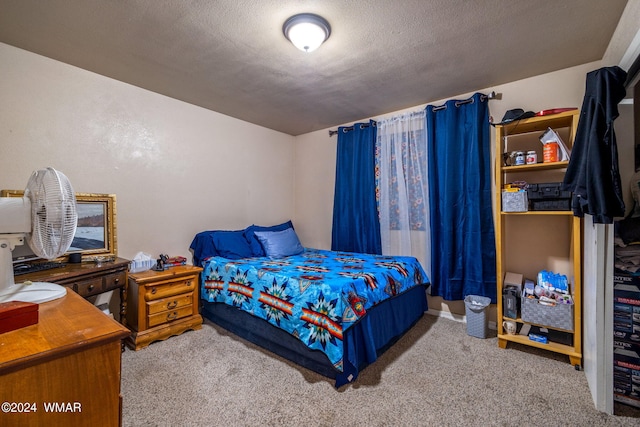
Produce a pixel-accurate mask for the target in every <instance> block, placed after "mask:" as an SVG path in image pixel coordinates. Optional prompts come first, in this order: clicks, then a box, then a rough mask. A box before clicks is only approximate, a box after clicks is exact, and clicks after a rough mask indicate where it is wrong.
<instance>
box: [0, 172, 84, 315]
mask: <svg viewBox="0 0 640 427" xmlns="http://www.w3.org/2000/svg"><path fill="white" fill-rule="evenodd" d="M77 223H78V214H77V210H76V196H75V193H74V192H73V188H72V187H71V183H70V182H69V179H68V178H67V177H66V176H65V175H64V174H62V173H61V172H58V171H57V170H55V169H53V168H46V169H41V170H37V171H35V172H33V174H31V178H29V182H28V183H27V187H26V189H25V191H24V197H22V198H17V197H0V302H6V301H23V302H33V303H42V302H47V301H51V300H54V299H57V298H61V297H63V296H65V295H66V293H67V290H66V288H65V287H64V286H60V285H56V284H53V283H46V282H25V283H21V284H16V283H15V281H14V278H13V277H14V276H13V264H12V257H11V251H13V249H14V248H15V247H16V245H22V244H24V240H25V238H26V239H27V243H28V244H29V247H30V248H31V250H33V252H34V253H35V254H36V255H37V256H39V257H41V258H46V259H48V260H51V259H54V258H57V257H59V256H61V255H62V254H64V253H65V252H66V251H67V249H69V246H70V245H71V242H72V241H73V236H74V235H75V233H76V226H77Z"/></svg>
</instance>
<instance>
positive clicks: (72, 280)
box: [15, 258, 130, 323]
mask: <svg viewBox="0 0 640 427" xmlns="http://www.w3.org/2000/svg"><path fill="white" fill-rule="evenodd" d="M129 263H130V261H129V260H127V259H123V258H116V259H115V261H110V262H103V263H102V264H101V265H99V266H98V265H96V264H95V263H94V262H83V263H78V264H71V263H68V264H66V265H65V266H64V267H60V268H52V269H51V270H43V271H38V272H35V273H28V274H21V275H19V276H16V277H15V281H16V283H22V282H25V281H27V280H30V281H32V282H51V283H57V284H59V285H62V286H66V287H68V288H71V289H73V290H74V291H75V292H76V293H77V294H79V295H80V296H81V297H84V298H87V297H91V296H94V295H98V294H101V293H103V292H107V291H112V290H115V289H119V290H120V320H121V321H122V322H123V323H124V319H125V318H126V313H127V295H126V292H127V289H126V287H127V286H126V285H127V272H128V270H129Z"/></svg>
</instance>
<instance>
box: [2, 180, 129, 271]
mask: <svg viewBox="0 0 640 427" xmlns="http://www.w3.org/2000/svg"><path fill="white" fill-rule="evenodd" d="M23 196H24V191H23V190H1V191H0V197H23ZM76 206H77V212H78V226H77V228H76V233H75V235H74V239H73V243H72V244H71V247H70V248H69V249H68V250H67V252H66V253H65V254H64V256H63V257H61V258H62V259H68V257H69V255H70V254H72V253H80V254H81V255H82V259H83V261H87V260H95V259H96V258H98V257H102V258H115V257H117V255H118V249H117V238H116V236H117V233H116V231H117V225H116V195H115V194H100V193H76Z"/></svg>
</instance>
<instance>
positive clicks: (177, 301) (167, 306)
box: [147, 292, 193, 315]
mask: <svg viewBox="0 0 640 427" xmlns="http://www.w3.org/2000/svg"><path fill="white" fill-rule="evenodd" d="M192 304H193V292H189V293H188V294H184V295H176V296H174V297H170V298H164V299H161V300H155V301H153V302H148V303H147V314H148V315H152V314H157V313H160V312H162V311H167V310H174V309H176V308H182V307H184V306H186V305H188V306H192Z"/></svg>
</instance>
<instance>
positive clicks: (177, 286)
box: [144, 277, 197, 301]
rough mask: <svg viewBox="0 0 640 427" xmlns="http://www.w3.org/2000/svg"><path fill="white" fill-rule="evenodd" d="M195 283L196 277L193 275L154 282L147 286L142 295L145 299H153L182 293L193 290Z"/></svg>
mask: <svg viewBox="0 0 640 427" xmlns="http://www.w3.org/2000/svg"><path fill="white" fill-rule="evenodd" d="M196 283H197V278H194V277H189V278H186V279H184V278H183V279H178V280H170V281H165V282H158V283H154V284H153V285H148V286H147V291H146V293H145V296H144V297H145V299H146V300H147V301H153V300H158V299H162V298H167V297H170V296H173V295H179V294H184V293H187V292H191V291H193V289H194V288H195V285H196Z"/></svg>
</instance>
